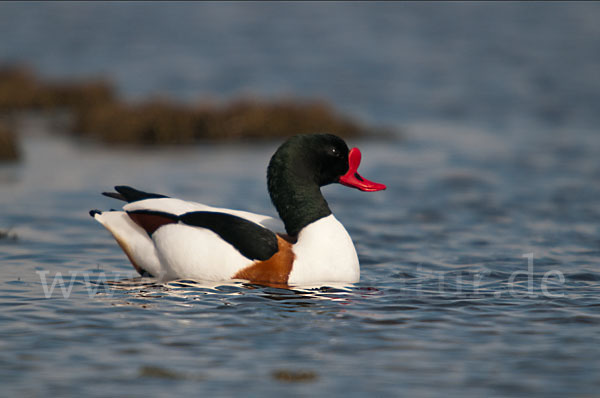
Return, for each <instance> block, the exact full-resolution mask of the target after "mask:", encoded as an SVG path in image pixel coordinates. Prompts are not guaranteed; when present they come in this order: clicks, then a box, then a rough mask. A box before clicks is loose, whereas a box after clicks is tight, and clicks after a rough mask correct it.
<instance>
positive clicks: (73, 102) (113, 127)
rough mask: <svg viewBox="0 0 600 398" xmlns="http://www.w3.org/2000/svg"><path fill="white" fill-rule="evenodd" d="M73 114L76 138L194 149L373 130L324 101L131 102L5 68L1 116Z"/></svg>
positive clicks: (0, 81) (89, 85)
mask: <svg viewBox="0 0 600 398" xmlns="http://www.w3.org/2000/svg"><path fill="white" fill-rule="evenodd" d="M24 110H26V111H31V110H34V111H40V110H41V111H47V110H49V111H55V110H66V111H68V113H69V114H71V116H72V119H73V123H72V125H71V127H70V130H71V131H70V132H71V133H72V134H73V135H77V136H83V137H89V138H92V139H94V140H97V141H100V142H104V143H108V144H115V145H163V144H192V143H197V142H201V141H206V140H210V141H219V140H227V141H230V140H245V139H252V140H256V139H273V138H282V137H287V136H291V135H295V134H300V133H313V132H329V133H333V134H337V135H340V136H342V137H356V136H360V135H363V134H365V133H366V132H367V130H368V129H367V128H366V127H364V126H363V125H361V124H359V123H358V122H356V121H355V120H352V119H350V118H348V117H345V116H342V115H339V114H338V113H337V112H336V111H335V110H334V109H333V108H332V107H331V106H330V105H329V104H327V103H325V102H321V101H298V100H293V99H286V100H281V101H264V100H258V99H246V100H236V101H233V102H230V103H226V104H212V103H210V104H203V105H197V106H193V105H190V104H181V103H177V102H175V101H172V100H168V99H162V100H148V101H143V102H140V103H128V102H125V101H123V100H121V99H120V98H118V96H117V95H116V90H115V89H114V87H112V86H111V85H110V84H109V83H108V82H106V81H104V80H101V79H96V80H90V81H70V82H65V81H61V82H56V81H54V82H49V81H44V80H41V79H39V78H38V77H36V75H35V74H34V73H33V72H32V71H31V70H29V69H27V68H21V67H5V68H0V112H1V113H5V114H6V113H13V112H15V111H24Z"/></svg>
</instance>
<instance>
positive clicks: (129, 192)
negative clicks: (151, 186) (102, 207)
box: [102, 185, 168, 203]
mask: <svg viewBox="0 0 600 398" xmlns="http://www.w3.org/2000/svg"><path fill="white" fill-rule="evenodd" d="M115 191H117V192H102V195H104V196H108V197H109V198H113V199H119V200H122V201H125V202H128V203H131V202H137V201H138V200H144V199H158V198H168V196H165V195H161V194H158V193H150V192H144V191H140V190H139V189H135V188H132V187H129V186H127V185H118V186H116V187H115Z"/></svg>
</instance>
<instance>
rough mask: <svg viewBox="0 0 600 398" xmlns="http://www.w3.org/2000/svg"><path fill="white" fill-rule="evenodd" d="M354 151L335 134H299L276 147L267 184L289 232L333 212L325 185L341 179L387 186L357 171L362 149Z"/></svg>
mask: <svg viewBox="0 0 600 398" xmlns="http://www.w3.org/2000/svg"><path fill="white" fill-rule="evenodd" d="M352 151H353V152H352V153H351V152H350V151H349V150H348V146H347V145H346V143H345V142H344V140H342V139H341V138H339V137H337V136H335V135H332V134H307V135H297V136H294V137H292V138H290V139H288V140H287V141H286V142H284V143H283V144H282V145H281V146H280V147H279V149H277V151H276V152H275V154H274V155H273V157H272V158H271V161H270V163H269V167H268V169H267V184H268V188H269V194H270V195H271V201H272V202H273V204H274V205H275V208H276V209H277V211H278V212H279V216H280V217H281V219H282V220H283V222H284V224H285V228H286V230H287V233H288V234H290V235H297V234H298V232H300V230H301V229H302V228H304V227H305V226H306V225H308V224H310V223H312V222H314V221H316V220H318V219H320V218H322V217H326V216H328V215H330V214H331V210H330V209H329V206H328V205H327V202H326V201H325V198H323V195H322V194H321V189H320V188H321V187H322V186H324V185H328V184H331V183H334V182H341V183H343V184H344V185H347V186H351V187H354V188H358V189H361V190H380V189H385V186H383V185H381V184H376V183H371V182H370V181H368V180H365V179H363V178H362V177H360V175H358V173H357V172H356V169H357V168H358V164H359V163H360V151H358V149H356V148H354V149H353V150H352ZM373 187H376V189H373ZM381 187H383V188H381Z"/></svg>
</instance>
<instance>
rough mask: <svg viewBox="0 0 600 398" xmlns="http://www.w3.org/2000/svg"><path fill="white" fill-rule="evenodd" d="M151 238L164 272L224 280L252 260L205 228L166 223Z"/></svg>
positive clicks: (196, 277) (181, 276) (180, 276)
mask: <svg viewBox="0 0 600 398" xmlns="http://www.w3.org/2000/svg"><path fill="white" fill-rule="evenodd" d="M152 239H153V240H154V243H155V245H156V249H157V253H158V256H159V258H160V260H161V263H162V264H163V265H164V267H165V269H166V270H167V273H168V274H172V275H177V278H187V279H197V280H198V279H199V280H205V281H219V280H227V279H231V278H232V277H233V276H234V275H235V274H236V273H237V272H238V271H239V270H241V269H243V268H246V267H247V266H249V265H250V264H252V263H253V261H252V260H250V259H248V258H246V257H244V256H243V255H242V254H241V253H240V252H239V251H237V249H236V248H235V247H233V246H232V245H230V244H229V243H227V242H226V241H224V240H223V239H221V237H220V236H219V235H217V234H216V233H214V232H212V231H211V230H209V229H206V228H200V227H193V226H189V225H185V224H167V225H164V226H162V227H161V228H159V229H157V230H156V232H155V233H154V234H152Z"/></svg>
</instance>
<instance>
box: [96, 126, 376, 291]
mask: <svg viewBox="0 0 600 398" xmlns="http://www.w3.org/2000/svg"><path fill="white" fill-rule="evenodd" d="M360 161H361V153H360V151H359V150H358V148H353V149H352V150H349V149H348V146H347V145H346V143H345V142H344V141H343V140H342V139H341V138H339V137H337V136H335V135H331V134H309V135H297V136H294V137H292V138H290V139H288V140H287V141H286V142H284V143H283V144H282V145H281V146H280V147H279V148H278V149H277V151H276V152H275V154H274V155H273V157H272V158H271V161H270V162H269V166H268V168H267V185H268V190H269V194H270V196H271V201H272V203H273V205H274V206H275V208H276V209H277V212H278V213H279V216H280V217H281V221H280V220H277V219H275V218H273V217H269V216H264V215H260V214H255V213H250V212H246V211H241V210H231V209H224V208H217V207H211V206H207V205H204V204H200V203H195V202H188V201H184V200H181V199H175V198H170V197H167V196H165V195H160V194H155V193H148V192H143V191H140V190H137V189H134V188H131V187H128V186H117V187H115V190H116V192H104V193H103V194H104V195H105V196H109V197H111V198H115V199H120V200H123V201H125V202H127V204H125V205H124V206H123V211H115V210H111V211H99V210H92V211H90V215H91V216H92V217H93V218H94V219H96V220H97V221H98V222H99V223H100V224H102V225H103V226H104V227H105V228H106V229H108V230H109V231H110V232H111V234H112V235H113V237H114V238H115V240H116V241H117V243H118V244H119V246H121V248H122V249H123V251H124V252H125V254H126V255H127V257H128V258H129V260H130V261H131V263H132V264H133V266H134V268H135V269H136V270H137V271H138V272H139V273H140V274H141V275H142V276H153V277H156V278H158V279H159V280H162V281H166V280H172V279H183V278H185V279H195V280H204V281H224V280H231V279H244V280H248V281H251V282H255V283H266V284H277V285H286V286H298V285H316V284H322V283H328V282H331V283H354V282H358V280H359V278H360V266H359V262H358V256H357V255H356V250H355V248H354V244H353V243H352V239H351V238H350V235H349V234H348V232H347V231H346V229H345V228H344V226H343V225H342V224H341V223H340V222H339V221H338V220H337V219H336V218H335V216H334V215H333V214H332V212H331V210H330V209H329V206H328V205H327V202H326V201H325V198H324V197H323V195H322V194H321V189H320V188H321V187H322V186H324V185H328V184H331V183H340V184H342V185H345V186H348V187H352V188H356V189H359V190H361V191H380V190H383V189H385V188H386V186H385V185H383V184H379V183H375V182H372V181H369V180H367V179H365V178H363V177H361V176H360V175H359V174H358V172H357V169H358V166H359V164H360ZM282 222H283V224H282ZM282 227H283V228H282ZM284 228H285V233H283V229H284Z"/></svg>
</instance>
